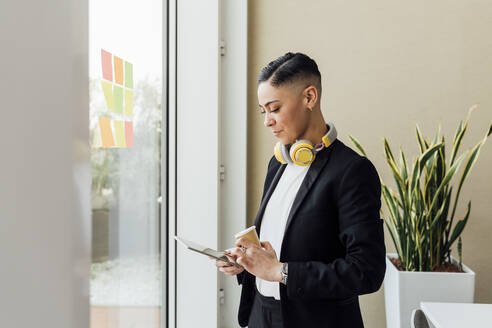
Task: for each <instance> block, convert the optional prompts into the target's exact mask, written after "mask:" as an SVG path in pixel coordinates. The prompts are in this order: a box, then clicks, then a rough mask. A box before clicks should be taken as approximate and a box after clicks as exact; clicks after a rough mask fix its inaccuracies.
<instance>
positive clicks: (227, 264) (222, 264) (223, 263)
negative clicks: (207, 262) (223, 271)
mask: <svg viewBox="0 0 492 328" xmlns="http://www.w3.org/2000/svg"><path fill="white" fill-rule="evenodd" d="M215 265H216V266H217V267H219V268H222V267H228V266H232V264H230V263H227V262H224V261H221V260H215Z"/></svg>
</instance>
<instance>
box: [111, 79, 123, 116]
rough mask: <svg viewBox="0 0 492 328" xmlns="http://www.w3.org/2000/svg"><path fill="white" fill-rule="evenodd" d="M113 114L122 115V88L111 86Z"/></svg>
mask: <svg viewBox="0 0 492 328" xmlns="http://www.w3.org/2000/svg"><path fill="white" fill-rule="evenodd" d="M113 99H114V112H115V113H118V114H123V88H122V87H119V86H117V85H115V86H113Z"/></svg>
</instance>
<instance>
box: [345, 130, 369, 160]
mask: <svg viewBox="0 0 492 328" xmlns="http://www.w3.org/2000/svg"><path fill="white" fill-rule="evenodd" d="M348 137H349V139H350V140H351V141H352V143H353V144H354V145H355V147H356V148H357V149H358V150H359V151H360V152H361V154H362V155H364V156H365V157H367V155H366V152H365V150H364V148H363V147H362V145H361V144H360V142H359V140H357V139H356V138H355V137H352V136H351V135H349V136H348Z"/></svg>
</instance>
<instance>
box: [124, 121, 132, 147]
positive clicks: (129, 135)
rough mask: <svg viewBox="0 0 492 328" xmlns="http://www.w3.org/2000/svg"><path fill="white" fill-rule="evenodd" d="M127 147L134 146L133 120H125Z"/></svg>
mask: <svg viewBox="0 0 492 328" xmlns="http://www.w3.org/2000/svg"><path fill="white" fill-rule="evenodd" d="M125 138H126V147H127V148H129V147H133V122H132V121H125Z"/></svg>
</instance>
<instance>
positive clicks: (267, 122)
mask: <svg viewBox="0 0 492 328" xmlns="http://www.w3.org/2000/svg"><path fill="white" fill-rule="evenodd" d="M263 123H264V124H265V126H266V127H269V126H272V125H273V123H275V120H274V119H273V118H272V117H271V116H270V114H269V113H265V122H263Z"/></svg>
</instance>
